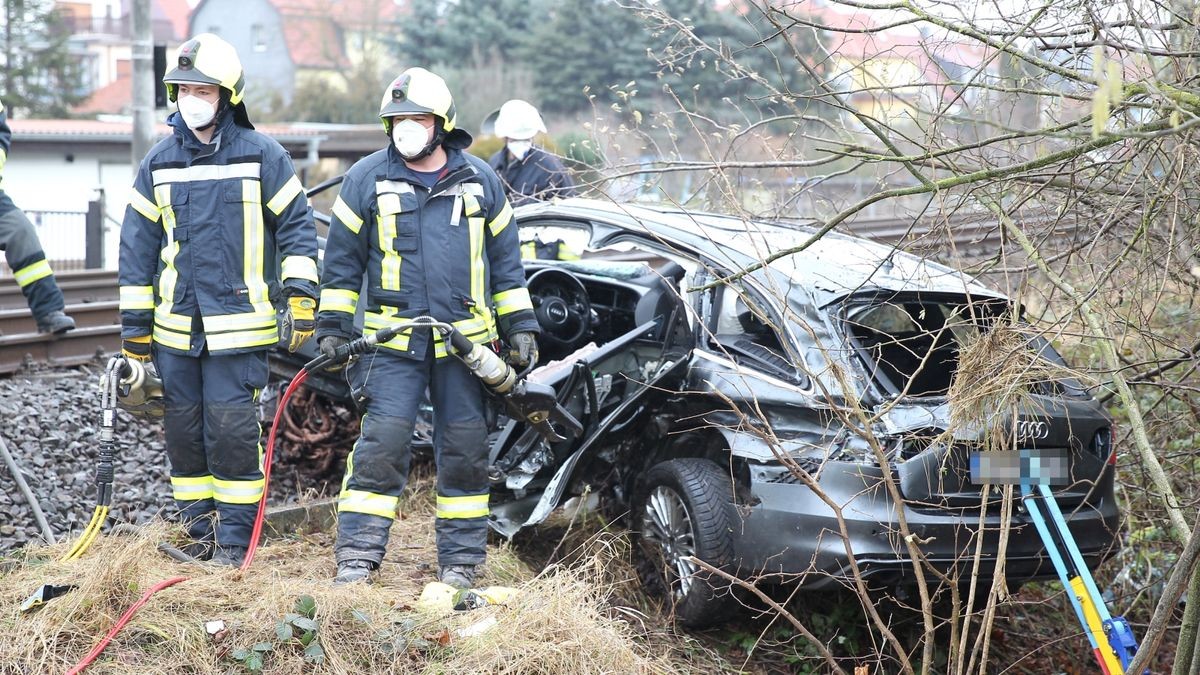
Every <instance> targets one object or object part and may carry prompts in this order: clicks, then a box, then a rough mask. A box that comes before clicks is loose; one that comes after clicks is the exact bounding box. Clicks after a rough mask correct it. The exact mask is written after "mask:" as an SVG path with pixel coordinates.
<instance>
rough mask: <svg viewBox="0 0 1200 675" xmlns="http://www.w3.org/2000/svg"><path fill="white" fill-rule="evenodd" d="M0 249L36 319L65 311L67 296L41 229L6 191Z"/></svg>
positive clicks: (1, 195) (0, 210) (1, 197)
mask: <svg viewBox="0 0 1200 675" xmlns="http://www.w3.org/2000/svg"><path fill="white" fill-rule="evenodd" d="M0 248H2V249H4V259H5V262H7V263H8V266H9V267H10V268H11V269H12V271H13V277H14V278H15V279H16V280H17V285H18V286H20V287H21V292H22V293H24V294H25V302H26V303H27V304H28V305H29V310H30V311H31V312H33V315H34V316H35V317H37V318H41V317H44V316H46V315H47V314H49V313H50V312H55V311H61V310H62V309H63V307H64V306H65V305H64V304H63V294H62V291H61V290H59V288H58V283H57V282H56V281H55V280H54V272H53V271H52V270H51V269H50V263H49V262H47V261H46V253H45V252H44V251H42V242H41V241H39V240H38V234H37V228H35V227H34V226H33V223H31V222H29V217H28V216H26V215H25V212H24V211H22V210H21V209H19V208H17V205H16V204H14V203H13V200H12V199H11V198H10V197H9V196H8V193H6V192H4V191H3V190H0Z"/></svg>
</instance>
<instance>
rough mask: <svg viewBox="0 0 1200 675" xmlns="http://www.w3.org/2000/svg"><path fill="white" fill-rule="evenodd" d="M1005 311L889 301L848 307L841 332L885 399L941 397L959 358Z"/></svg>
mask: <svg viewBox="0 0 1200 675" xmlns="http://www.w3.org/2000/svg"><path fill="white" fill-rule="evenodd" d="M1006 309H1007V305H1006V304H1005V303H1003V302H997V301H989V302H978V301H977V302H974V303H971V302H967V301H966V299H964V300H963V302H959V303H955V302H941V301H929V300H921V299H904V298H896V297H892V298H888V299H886V300H883V301H878V302H874V303H869V304H860V305H854V306H852V307H851V308H850V309H849V310H848V311H847V312H846V319H845V326H846V330H847V332H848V333H849V335H850V337H851V338H853V340H854V341H855V342H856V343H857V344H856V346H857V347H858V351H859V354H860V356H861V357H862V358H863V360H864V362H865V363H866V365H867V369H868V370H869V371H870V372H871V375H872V377H873V378H874V379H875V381H876V382H878V383H879V384H880V385H881V386H882V387H883V388H884V390H885V391H887V392H888V393H889V394H891V395H894V396H897V395H904V396H945V395H946V392H947V391H948V390H949V389H950V382H951V380H952V379H953V378H954V373H955V372H956V371H957V370H958V358H959V353H960V352H961V350H962V349H963V347H964V346H965V345H966V344H967V343H968V342H969V341H971V340H972V339H974V338H976V337H978V336H979V335H980V334H981V333H982V332H983V331H985V330H987V329H988V327H989V326H990V325H992V324H993V322H994V320H995V319H996V317H998V316H999V315H1000V314H1002V313H1003V312H1004V311H1005V310H1006Z"/></svg>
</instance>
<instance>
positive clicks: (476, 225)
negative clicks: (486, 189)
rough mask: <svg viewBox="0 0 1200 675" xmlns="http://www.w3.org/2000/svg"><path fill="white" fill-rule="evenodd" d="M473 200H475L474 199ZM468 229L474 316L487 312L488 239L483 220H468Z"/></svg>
mask: <svg viewBox="0 0 1200 675" xmlns="http://www.w3.org/2000/svg"><path fill="white" fill-rule="evenodd" d="M472 199H474V198H473V197H472ZM467 229H468V230H469V231H470V247H471V251H470V255H471V299H472V300H474V301H475V307H474V309H473V310H472V313H473V314H478V313H480V312H486V311H487V309H486V308H487V305H488V302H487V297H485V295H484V294H485V293H486V292H487V290H486V289H487V284H486V276H487V265H486V264H485V263H484V255H483V246H484V240H485V239H486V237H484V236H483V219H482V218H467Z"/></svg>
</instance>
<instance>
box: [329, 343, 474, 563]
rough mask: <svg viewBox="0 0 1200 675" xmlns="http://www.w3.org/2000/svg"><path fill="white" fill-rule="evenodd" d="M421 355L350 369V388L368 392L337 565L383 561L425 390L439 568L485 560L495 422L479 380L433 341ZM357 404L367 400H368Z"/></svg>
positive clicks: (384, 354)
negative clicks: (488, 416)
mask: <svg viewBox="0 0 1200 675" xmlns="http://www.w3.org/2000/svg"><path fill="white" fill-rule="evenodd" d="M426 351H427V352H428V353H427V354H426V355H425V358H424V359H420V360H414V359H410V358H405V357H402V356H399V355H393V354H390V353H389V350H387V349H377V350H376V351H375V352H374V353H372V354H367V355H366V356H364V357H363V358H362V359H359V361H358V362H357V363H356V364H354V365H353V366H351V372H350V380H351V385H352V386H353V387H354V391H355V392H356V394H357V395H360V396H365V397H366V401H365V403H364V404H363V405H362V406H361V409H362V410H363V417H362V431H361V433H360V436H359V438H358V442H357V443H355V445H354V450H353V451H352V452H351V453H350V457H349V458H348V459H347V460H346V476H345V479H344V480H343V482H342V491H341V494H340V495H339V498H338V538H337V545H336V547H335V555H336V557H337V561H338V562H339V563H340V562H344V561H346V560H353V559H359V560H366V561H368V562H370V563H371V564H373V565H374V566H376V567H377V566H378V565H379V564H380V563H381V562H382V561H383V555H384V552H385V549H386V548H387V541H388V531H389V530H390V528H391V525H392V522H393V520H394V519H395V517H396V509H397V507H398V505H399V499H400V494H401V492H403V490H404V485H405V483H406V482H407V481H408V469H409V462H410V458H411V449H412V434H413V426H414V421H415V419H416V416H417V409H418V406H419V405H420V403H421V401H422V400H423V399H424V396H425V390H426V387H428V389H429V393H430V400H431V402H432V403H433V419H434V429H433V445H434V453H435V459H436V464H437V519H436V521H435V532H436V536H437V551H438V563H439V564H440V565H478V564H480V563H482V562H483V561H484V557H485V555H486V547H487V528H488V480H487V424H486V422H485V421H484V419H485V418H484V394H483V387H482V385H481V384H480V382H479V380H478V379H477V378H476V377H475V376H474V375H472V374H471V372H470V371H469V370H468V369H467V367H466V366H465V365H463V363H462V362H461V361H459V360H458V359H456V358H453V357H446V358H441V359H435V358H434V356H433V349H432V347H430V348H428V349H427V350H426ZM359 400H362V399H361V398H360V399H359Z"/></svg>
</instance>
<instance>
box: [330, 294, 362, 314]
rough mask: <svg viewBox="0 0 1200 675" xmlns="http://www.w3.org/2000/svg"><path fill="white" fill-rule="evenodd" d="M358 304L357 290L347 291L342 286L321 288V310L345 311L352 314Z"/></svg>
mask: <svg viewBox="0 0 1200 675" xmlns="http://www.w3.org/2000/svg"><path fill="white" fill-rule="evenodd" d="M357 306H358V291H348V290H346V289H344V288H322V289H321V311H322V312H346V313H347V314H353V313H354V310H355V308H357Z"/></svg>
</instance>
